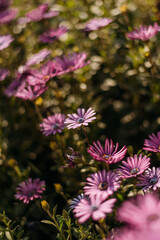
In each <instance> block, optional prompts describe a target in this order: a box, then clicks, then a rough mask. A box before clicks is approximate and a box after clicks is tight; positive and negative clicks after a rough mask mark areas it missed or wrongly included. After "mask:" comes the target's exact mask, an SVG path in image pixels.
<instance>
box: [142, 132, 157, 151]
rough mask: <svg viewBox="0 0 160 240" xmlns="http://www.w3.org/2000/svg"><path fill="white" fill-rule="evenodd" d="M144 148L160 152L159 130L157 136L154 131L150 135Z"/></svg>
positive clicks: (145, 141)
mask: <svg viewBox="0 0 160 240" xmlns="http://www.w3.org/2000/svg"><path fill="white" fill-rule="evenodd" d="M143 149H144V150H147V151H151V152H160V132H157V136H156V135H155V134H154V133H152V135H149V139H145V140H144V147H143Z"/></svg>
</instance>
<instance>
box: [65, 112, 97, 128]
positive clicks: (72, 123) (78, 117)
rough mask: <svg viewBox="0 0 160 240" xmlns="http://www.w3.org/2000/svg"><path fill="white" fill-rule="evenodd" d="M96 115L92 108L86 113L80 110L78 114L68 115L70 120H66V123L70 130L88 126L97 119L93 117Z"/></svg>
mask: <svg viewBox="0 0 160 240" xmlns="http://www.w3.org/2000/svg"><path fill="white" fill-rule="evenodd" d="M95 114H96V113H95V111H94V110H93V109H92V108H89V109H88V110H87V111H86V112H85V109H84V108H82V109H81V108H78V110H77V114H76V113H73V114H68V118H66V120H65V122H64V123H65V124H66V125H67V128H68V129H71V128H73V129H74V128H78V127H80V126H88V123H89V122H92V121H93V120H94V119H96V117H93V116H94V115H95Z"/></svg>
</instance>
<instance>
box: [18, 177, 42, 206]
mask: <svg viewBox="0 0 160 240" xmlns="http://www.w3.org/2000/svg"><path fill="white" fill-rule="evenodd" d="M16 189H17V193H16V194H15V198H16V199H19V200H22V201H23V203H26V204H28V203H29V202H30V201H33V200H34V199H35V198H42V196H41V194H42V192H43V191H45V182H44V181H40V179H39V178H36V179H34V180H33V179H32V178H29V179H28V181H24V182H22V183H20V184H19V187H17V188H16Z"/></svg>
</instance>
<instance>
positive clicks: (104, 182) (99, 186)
mask: <svg viewBox="0 0 160 240" xmlns="http://www.w3.org/2000/svg"><path fill="white" fill-rule="evenodd" d="M118 188H120V181H119V178H118V176H117V174H116V173H115V172H111V171H108V172H106V171H105V170H103V171H99V172H98V173H94V174H92V175H91V177H89V178H87V182H86V186H85V187H84V192H85V194H86V195H89V196H90V197H91V196H93V195H99V196H101V197H102V199H103V200H105V199H106V198H107V197H108V196H109V195H112V194H113V192H114V191H117V189H118Z"/></svg>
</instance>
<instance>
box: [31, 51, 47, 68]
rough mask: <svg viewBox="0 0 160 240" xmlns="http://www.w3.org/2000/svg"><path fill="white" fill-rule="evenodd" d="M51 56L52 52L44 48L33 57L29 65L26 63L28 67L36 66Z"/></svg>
mask: <svg viewBox="0 0 160 240" xmlns="http://www.w3.org/2000/svg"><path fill="white" fill-rule="evenodd" d="M50 54H51V51H50V50H48V49H46V48H44V49H42V50H41V51H39V52H38V53H36V54H34V55H32V56H31V57H30V58H29V59H28V61H27V63H26V66H28V67H29V66H31V65H34V64H39V63H40V62H42V61H43V60H44V59H45V58H47V57H48V56H49V55H50Z"/></svg>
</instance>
